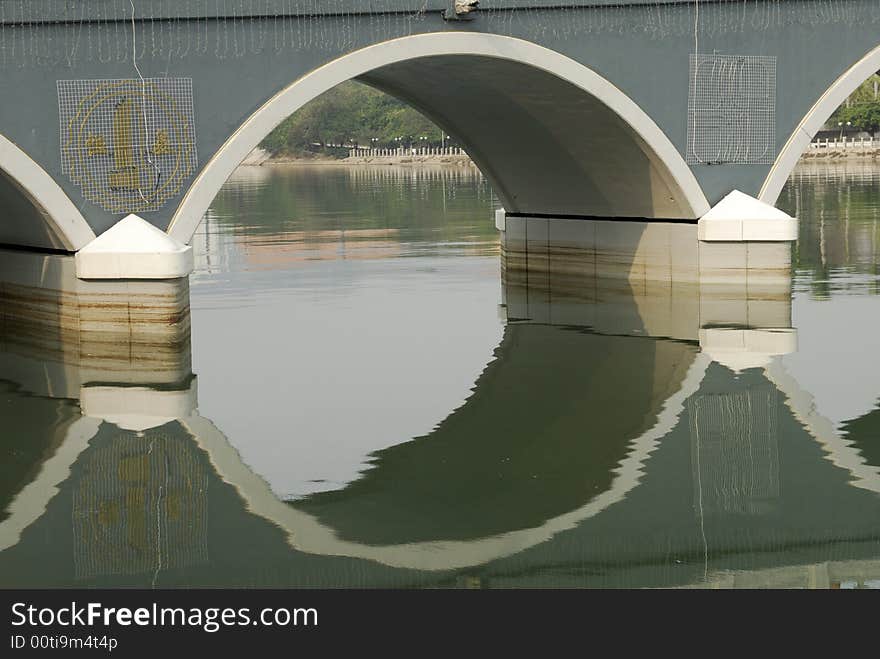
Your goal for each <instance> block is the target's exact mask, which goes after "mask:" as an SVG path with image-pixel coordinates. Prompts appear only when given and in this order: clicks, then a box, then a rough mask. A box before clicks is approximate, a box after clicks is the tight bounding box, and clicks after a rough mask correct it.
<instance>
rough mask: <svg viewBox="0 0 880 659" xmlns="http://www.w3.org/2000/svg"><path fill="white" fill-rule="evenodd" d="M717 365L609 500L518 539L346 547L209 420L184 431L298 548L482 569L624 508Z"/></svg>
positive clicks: (660, 422) (668, 405)
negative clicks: (276, 489) (275, 488)
mask: <svg viewBox="0 0 880 659" xmlns="http://www.w3.org/2000/svg"><path fill="white" fill-rule="evenodd" d="M709 363H710V361H709V360H708V359H707V358H706V357H704V356H703V355H702V354H700V355H697V356H696V358H695V360H694V362H693V363H692V364H691V365H690V367H689V368H688V371H687V373H686V375H685V376H684V378H683V380H682V381H681V386H680V387H679V389H678V391H676V392H675V393H674V394H672V395H671V396H670V397H669V398H668V399H667V400H666V401H665V403H664V404H663V406H662V409H661V410H660V412H659V413H658V414H657V417H656V419H655V422H654V423H653V425H652V426H651V427H650V428H649V429H648V430H646V431H645V432H644V433H643V434H642V435H641V436H639V437H638V438H636V439H634V440H633V441H632V442H630V445H629V446H630V448H629V453H628V454H627V456H626V457H625V458H624V459H623V460H622V461H621V462H620V464H619V466H618V468H617V469H616V470H615V474H614V477H613V480H612V483H611V487H610V488H609V489H608V490H606V491H605V492H603V493H601V494H599V495H597V496H596V497H594V498H592V499H591V500H590V501H589V502H588V503H586V504H585V505H583V506H581V507H580V508H578V509H576V510H573V511H570V512H568V513H565V514H563V515H559V516H557V517H555V518H553V519H550V520H548V521H546V522H545V523H544V524H542V525H541V526H538V527H535V528H527V529H521V530H516V531H510V532H507V533H503V534H500V535H496V536H492V537H487V538H481V539H477V540H461V541H427V542H411V543H406V544H399V545H385V546H381V545H373V544H363V543H358V542H352V541H347V540H342V539H340V538H339V537H338V535H337V534H336V532H335V531H334V530H333V529H330V528H328V527H326V526H324V525H322V524H321V523H320V522H319V521H318V520H317V519H316V518H315V517H313V516H312V515H310V514H308V513H305V512H303V511H301V510H297V509H296V508H294V507H292V506H290V505H289V504H287V503H285V502H283V501H281V500H279V499H278V498H277V497H276V496H275V494H274V493H273V492H272V490H271V489H270V488H269V485H268V484H267V483H266V481H264V480H263V479H262V478H261V477H260V476H258V475H257V474H255V473H254V472H252V471H251V470H250V469H249V468H248V467H247V466H246V465H245V464H244V463H243V462H242V460H241V457H240V456H239V454H238V452H237V451H236V450H235V448H233V447H232V446H231V445H230V444H229V442H228V440H227V439H226V437H225V436H224V435H223V434H222V433H221V432H220V431H219V430H218V429H217V428H216V427H215V426H214V425H213V424H212V423H211V422H210V421H208V420H207V419H204V418H202V417H191V418H189V419H182V420H181V423H182V424H183V425H184V426H185V427H186V428H187V429H188V430H189V432H190V433H191V434H192V436H193V437H194V438H195V439H196V441H197V442H199V444H200V445H201V446H202V448H204V450H205V451H206V452H207V453H208V455H209V457H210V460H211V463H212V464H213V466H214V468H215V469H216V470H217V473H218V474H219V475H220V477H221V478H222V479H223V480H224V481H226V482H227V483H230V484H231V485H233V486H234V487H235V488H236V489H237V490H238V492H239V494H240V495H241V497H242V499H243V500H244V501H245V502H246V503H247V506H248V509H249V510H250V511H251V512H252V513H254V514H256V515H259V516H261V517H264V518H265V519H268V520H270V521H272V522H274V523H275V524H277V525H278V526H279V527H280V528H282V529H283V530H284V531H285V532H286V534H287V537H288V541H289V542H290V544H291V545H292V546H293V547H295V548H296V549H298V550H301V551H305V552H308V553H314V554H326V555H337V556H349V557H353V558H364V559H369V560H374V561H377V562H379V563H383V564H386V565H389V566H392V567H402V568H412V569H420V570H449V569H457V568H462V567H469V566H473V565H479V564H482V563H486V562H488V561H491V560H494V559H497V558H502V557H505V556H510V555H512V554H515V553H517V552H520V551H522V550H524V549H527V548H529V547H533V546H535V545H537V544H540V543H542V542H545V541H547V540H549V539H550V538H552V537H553V536H554V535H556V534H558V533H560V532H562V531H565V530H568V529H571V528H574V527H575V526H576V525H578V524H579V523H581V522H582V521H584V520H585V519H588V518H590V517H593V516H595V515H597V514H599V513H600V512H602V511H603V510H605V509H606V508H608V507H609V506H611V505H612V504H614V503H617V502H618V501H621V500H622V499H623V498H624V497H625V496H626V495H627V493H629V492H630V490H632V489H633V488H634V487H636V486H637V485H638V484H639V482H640V480H641V477H642V473H643V465H644V462H645V461H646V460H647V458H648V456H649V455H650V454H651V453H652V452H653V451H654V449H655V448H656V446H657V443H658V441H659V440H660V439H662V438H663V437H664V436H665V435H666V434H668V433H669V432H670V431H671V430H672V428H673V427H674V426H675V424H676V423H677V421H678V417H679V415H680V414H681V412H682V410H683V406H684V403H685V401H686V400H687V399H688V398H689V397H690V396H691V395H692V394H693V393H694V392H695V391H696V390H697V389H698V387H699V385H700V382H701V381H702V379H703V374H704V373H705V370H706V367H707V366H708V365H709Z"/></svg>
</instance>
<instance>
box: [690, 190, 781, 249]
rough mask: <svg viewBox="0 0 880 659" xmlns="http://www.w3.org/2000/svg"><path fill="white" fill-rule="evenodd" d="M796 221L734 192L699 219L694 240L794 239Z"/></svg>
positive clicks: (754, 240)
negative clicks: (696, 238)
mask: <svg viewBox="0 0 880 659" xmlns="http://www.w3.org/2000/svg"><path fill="white" fill-rule="evenodd" d="M797 229H798V224H797V219H796V218H793V217H791V216H790V215H789V214H788V213H784V212H783V211H781V210H779V209H778V208H774V207H773V206H771V205H770V204H765V203H764V202H763V201H758V200H757V199H755V198H754V197H750V196H749V195H747V194H744V193H742V192H740V191H739V190H734V191H733V192H731V193H730V194H728V195H727V196H726V197H724V199H722V200H721V201H719V202H718V203H717V204H716V205H715V206H713V207H712V209H711V210H710V211H709V212H708V213H706V214H705V215H703V217H701V218H700V221H699V222H698V223H697V237H698V238H699V239H700V240H703V241H706V242H709V241H720V242H746V241H749V242H782V241H789V242H790V241H794V240H797Z"/></svg>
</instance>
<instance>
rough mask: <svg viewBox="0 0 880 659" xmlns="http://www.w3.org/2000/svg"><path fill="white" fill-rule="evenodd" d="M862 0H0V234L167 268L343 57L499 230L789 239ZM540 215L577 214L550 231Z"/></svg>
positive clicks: (113, 267)
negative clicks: (422, 132)
mask: <svg viewBox="0 0 880 659" xmlns="http://www.w3.org/2000/svg"><path fill="white" fill-rule="evenodd" d="M878 4H880V3H878V2H877V0H836V1H834V2H830V1H828V0H785V1H782V0H774V1H765V0H755V1H749V2H743V1H740V0H730V1H721V0H694V1H692V2H685V1H680V0H651V1H650V2H649V1H647V0H583V1H572V2H565V3H559V2H557V1H555V0H482V1H481V2H479V3H474V2H471V3H463V2H456V0H373V1H371V2H369V3H366V2H354V1H351V0H328V1H325V2H311V1H307V0H185V1H181V2H174V3H169V2H164V1H162V0H93V1H90V2H84V1H70V0H63V1H62V0H41V1H40V2H18V1H17V0H0V95H2V98H3V99H4V103H3V104H2V106H0V208H2V209H3V210H2V218H3V219H2V222H0V244H5V245H11V246H18V247H27V248H33V249H38V250H55V251H61V252H65V253H77V255H78V256H77V268H78V270H77V271H78V274H79V276H80V277H82V278H86V279H120V278H121V279H131V278H146V279H150V278H152V279H163V278H181V277H185V276H186V275H187V274H188V273H189V272H190V270H191V268H192V257H191V252H190V250H189V248H188V247H187V245H188V243H189V242H190V241H191V239H192V236H193V234H194V233H195V231H196V228H197V227H198V225H199V223H200V221H201V218H202V217H203V215H204V213H205V211H206V209H207V208H208V206H209V204H210V203H211V201H212V199H213V198H214V196H215V195H216V193H217V191H218V190H219V189H220V187H221V186H222V184H223V183H224V181H225V180H226V179H227V177H228V176H229V175H230V174H231V172H232V171H233V170H234V169H235V168H236V167H237V166H238V164H239V163H240V162H241V161H242V160H243V159H244V158H245V157H246V156H247V155H248V153H249V152H250V151H251V150H252V149H253V148H255V147H256V146H257V145H258V144H259V143H260V142H261V141H262V139H263V138H264V137H265V136H266V135H267V134H268V133H269V132H270V131H271V130H272V129H273V128H274V127H276V126H277V125H278V124H279V123H280V122H281V121H282V120H283V119H284V118H285V117H287V116H289V115H290V114H291V113H293V112H295V111H296V110H297V109H299V108H301V107H302V106H303V105H305V104H306V103H308V102H309V101H311V100H312V99H314V98H316V97H317V96H319V95H320V94H322V93H324V92H326V91H327V90H329V89H331V88H333V87H334V86H336V85H338V84H340V83H342V82H344V81H346V80H352V79H354V80H359V81H362V82H364V83H367V84H369V85H372V86H374V87H376V88H378V89H380V90H383V91H385V92H388V93H390V94H393V95H394V96H397V97H399V98H401V99H403V100H405V101H407V102H408V103H410V104H412V105H413V106H414V107H416V108H418V109H419V110H421V111H422V112H424V113H425V114H426V115H427V116H429V117H430V118H431V119H433V120H434V121H435V122H436V123H437V124H438V125H439V126H440V127H441V128H443V129H444V130H446V131H448V133H449V134H451V135H454V136H455V137H456V138H457V139H458V140H459V142H460V143H461V144H463V145H464V146H465V147H466V149H467V152H468V153H469V154H470V155H471V157H472V158H473V159H474V161H475V162H476V163H477V164H478V165H479V167H480V168H481V170H482V171H483V172H484V173H485V174H486V176H488V177H489V179H491V182H492V184H493V186H494V189H495V190H496V192H497V194H498V197H499V198H500V200H501V202H502V204H503V207H504V210H503V211H501V212H500V213H499V215H498V217H497V218H496V224H497V226H498V228H499V229H501V230H502V231H504V232H505V233H507V220H508V219H510V218H517V219H520V220H523V222H521V223H520V228H521V229H522V231H523V232H526V233H527V232H528V231H529V230H531V233H532V235H533V236H534V235H539V234H540V235H543V236H544V237H543V238H542V239H541V240H542V241H543V247H542V249H543V248H546V249H547V250H552V249H553V248H554V246H559V245H561V246H563V247H565V246H566V245H568V246H570V243H571V242H572V241H573V242H574V244H575V246H577V245H579V244H581V243H584V244H587V245H591V244H592V243H590V241H593V240H595V238H596V235H597V234H596V229H595V228H594V227H592V226H591V224H590V223H591V222H592V221H593V220H595V219H597V218H601V219H602V220H604V221H606V222H607V221H608V220H611V221H614V222H618V223H619V224H623V222H621V221H623V220H630V221H632V220H637V221H641V222H643V223H645V224H652V223H670V224H671V223H685V224H693V225H697V226H698V227H699V228H698V229H696V228H695V231H694V235H693V236H692V238H691V240H692V241H693V242H694V243H695V244H696V242H697V240H698V239H699V241H700V243H701V244H702V243H707V244H710V243H717V244H715V245H709V246H714V247H715V248H716V249H715V250H714V251H712V250H708V251H706V252H705V253H703V252H702V251H701V252H700V258H701V259H702V261H703V262H704V263H707V262H708V263H712V262H715V263H720V262H722V261H724V260H725V259H727V258H728V257H729V256H730V254H732V253H733V252H731V249H733V248H731V247H730V243H766V242H779V243H787V242H790V241H792V240H794V239H795V238H796V224H795V222H794V220H793V219H792V218H789V217H787V216H786V215H784V214H783V213H781V212H778V211H775V209H773V208H772V206H773V204H774V203H775V201H776V199H777V196H778V195H779V193H780V190H781V189H782V186H783V184H784V183H785V181H786V179H787V178H788V176H789V174H790V172H791V171H792V169H793V167H794V165H795V163H796V161H797V159H798V157H799V155H800V153H801V152H802V151H803V150H804V149H805V148H806V147H807V145H808V143H809V141H810V139H811V137H812V136H813V135H814V134H815V132H816V131H817V130H818V129H819V128H820V127H821V125H822V124H823V123H824V122H825V121H826V120H827V119H828V117H829V116H830V115H831V114H832V112H833V111H834V109H835V108H836V107H837V106H838V105H839V103H840V102H842V101H843V100H844V99H845V98H846V97H847V95H848V94H849V93H851V92H852V91H853V90H854V89H855V88H856V87H857V86H858V85H859V84H860V83H861V82H862V81H863V80H864V79H866V78H867V77H868V75H869V74H871V73H873V72H874V71H876V70H878V69H880V44H878V36H877V34H878V22H880V12H878V11H877V9H878ZM476 5H478V6H476ZM731 193H735V194H734V196H732V197H731V196H730V195H731ZM132 216H134V217H132ZM558 219H567V220H571V219H576V220H585V221H586V222H583V223H581V224H577V225H567V227H568V228H566V229H565V230H563V231H562V232H561V233H562V234H564V237H562V238H559V239H558V240H557V237H556V236H557V233H558V232H557V231H555V229H556V228H557V227H559V226H562V225H557V224H556V223H555V220H558ZM532 220H535V221H536V222H532ZM617 226H618V224H612V225H611V228H612V234H613V233H614V231H613V229H614V227H617ZM573 229H576V231H575V230H573ZM582 234H583V235H582ZM615 239H616V237H615V236H614V235H612V236H611V241H612V242H614V240H615ZM665 239H666V240H668V238H665ZM517 240H518V239H515V240H513V241H512V242H513V243H515V242H516V241H517ZM566 241H568V242H566ZM557 243H558V245H557ZM524 244H525V247H523V248H522V250H521V249H520V248H519V247H516V246H515V245H514V244H512V243H511V244H507V241H506V240H505V256H506V258H508V259H509V264H508V268H509V269H510V268H516V262H517V258H518V257H519V256H520V255H521V254H520V252H521V251H523V250H525V251H527V250H528V240H526V241H525V243H524ZM720 246H724V247H725V249H726V251H724V250H722V251H718V249H720ZM590 249H592V247H590ZM736 249H739V247H736ZM741 251H742V250H741V249H740V250H739V251H738V252H737V253H740V252H741ZM743 258H745V257H743ZM744 263H745V261H744ZM765 265H766V264H765ZM786 265H787V263H786V262H784V259H783V262H781V263H780V264H778V266H779V268H780V269H785V267H786Z"/></svg>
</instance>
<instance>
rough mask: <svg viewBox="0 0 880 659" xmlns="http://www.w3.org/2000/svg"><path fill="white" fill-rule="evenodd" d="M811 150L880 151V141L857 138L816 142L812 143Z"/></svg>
mask: <svg viewBox="0 0 880 659" xmlns="http://www.w3.org/2000/svg"><path fill="white" fill-rule="evenodd" d="M810 149H880V139H878V138H871V137H856V138H847V137H844V138H842V139H837V140H829V139H825V140H816V141H814V142H810Z"/></svg>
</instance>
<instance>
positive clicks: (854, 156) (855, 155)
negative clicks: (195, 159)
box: [241, 144, 880, 167]
mask: <svg viewBox="0 0 880 659" xmlns="http://www.w3.org/2000/svg"><path fill="white" fill-rule="evenodd" d="M836 161H857V162H872V161H873V162H877V161H880V147H868V148H861V147H858V146H852V145H850V146H847V147H845V148H844V147H836V146H825V145H824V144H823V145H821V147H820V148H819V147H816V146H811V147H810V148H809V149H808V150H807V151H804V152H803V153H802V154H801V157H800V162H836ZM241 164H242V166H245V167H259V166H262V165H290V166H314V165H321V166H331V167H352V166H365V165H394V166H401V167H419V166H426V165H430V166H442V167H476V165H475V164H474V161H473V160H471V159H470V158H469V157H468V156H467V155H436V154H431V155H390V156H358V157H354V158H352V157H348V158H326V157H323V158H322V157H316V158H308V157H301V156H281V155H275V156H273V155H272V154H270V153H268V152H266V151H263V150H262V149H255V150H254V151H253V152H252V153H251V154H250V155H249V156H248V157H247V158H246V159H245V160H244V162H242V163H241Z"/></svg>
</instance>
